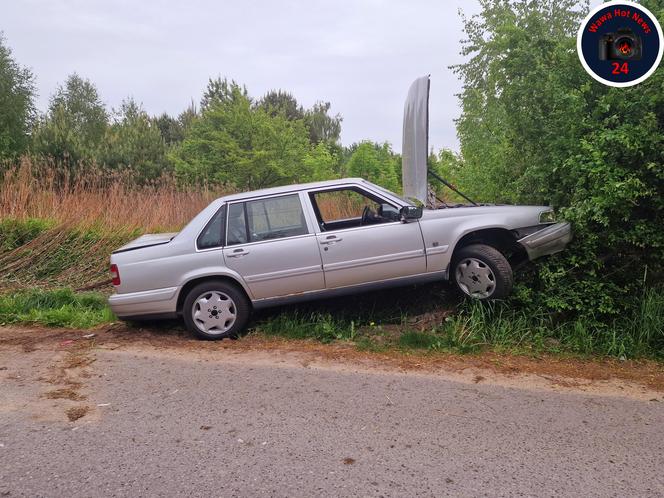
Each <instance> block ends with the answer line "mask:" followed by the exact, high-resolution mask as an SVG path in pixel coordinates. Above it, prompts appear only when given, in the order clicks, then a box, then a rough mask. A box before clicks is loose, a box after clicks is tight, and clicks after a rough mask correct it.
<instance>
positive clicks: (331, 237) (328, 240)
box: [320, 235, 344, 246]
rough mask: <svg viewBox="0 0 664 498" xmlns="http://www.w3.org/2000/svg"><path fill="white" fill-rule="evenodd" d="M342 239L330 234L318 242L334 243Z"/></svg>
mask: <svg viewBox="0 0 664 498" xmlns="http://www.w3.org/2000/svg"><path fill="white" fill-rule="evenodd" d="M342 240H344V239H342V238H341V237H337V236H336V235H332V236H330V237H327V238H326V239H325V240H321V241H320V243H321V245H324V246H326V245H329V244H334V243H335V242H341V241H342Z"/></svg>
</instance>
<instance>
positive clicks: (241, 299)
mask: <svg viewBox="0 0 664 498" xmlns="http://www.w3.org/2000/svg"><path fill="white" fill-rule="evenodd" d="M250 314H251V305H250V304H249V300H248V299H247V297H246V296H245V294H244V292H242V291H241V290H240V289H238V288H237V287H236V286H235V285H233V284H230V283H227V282H223V281H219V280H210V281H207V282H203V283H201V284H199V285H197V286H196V287H194V288H193V289H191V291H189V294H187V297H186V298H185V300H184V305H183V307H182V315H183V318H184V323H185V325H186V326H187V329H188V330H189V331H190V332H192V333H194V334H196V335H197V336H198V337H200V338H202V339H213V340H214V339H224V338H226V337H236V336H237V334H239V333H240V332H242V331H243V330H244V328H245V327H246V325H247V322H248V321H249V315H250Z"/></svg>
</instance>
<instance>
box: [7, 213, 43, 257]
mask: <svg viewBox="0 0 664 498" xmlns="http://www.w3.org/2000/svg"><path fill="white" fill-rule="evenodd" d="M53 225H54V223H53V222H50V221H48V220H41V219H33V218H31V219H27V220H16V219H12V218H7V219H3V220H0V252H2V251H12V250H14V249H16V248H18V247H21V246H22V245H24V244H27V243H28V242H30V241H31V240H33V239H35V238H36V237H37V236H38V235H40V234H41V233H43V232H45V231H46V230H48V229H49V228H51V227H52V226H53Z"/></svg>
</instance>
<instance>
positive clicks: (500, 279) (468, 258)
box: [450, 244, 514, 301]
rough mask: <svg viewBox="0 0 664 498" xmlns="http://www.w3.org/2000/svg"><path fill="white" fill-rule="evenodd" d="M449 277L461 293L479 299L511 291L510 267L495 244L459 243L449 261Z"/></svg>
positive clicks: (501, 295) (494, 296)
mask: <svg viewBox="0 0 664 498" xmlns="http://www.w3.org/2000/svg"><path fill="white" fill-rule="evenodd" d="M450 277H451V279H452V280H454V282H455V283H456V286H457V288H458V289H459V291H461V292H462V293H463V294H464V295H466V296H468V297H470V298H473V299H477V300H480V301H489V300H492V299H503V298H505V297H507V296H508V295H509V294H510V292H511V291H512V285H513V283H514V279H513V276H512V267H511V266H510V264H509V262H508V261H507V259H505V256H503V255H502V254H501V253H500V251H498V250H497V249H496V248H494V247H491V246H488V245H485V244H472V245H469V246H466V247H462V248H461V249H460V250H459V252H458V253H457V254H455V256H454V259H453V261H452V272H451V275H450Z"/></svg>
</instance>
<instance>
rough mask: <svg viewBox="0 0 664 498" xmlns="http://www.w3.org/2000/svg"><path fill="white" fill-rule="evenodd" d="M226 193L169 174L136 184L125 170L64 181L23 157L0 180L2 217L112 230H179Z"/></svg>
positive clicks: (75, 177) (98, 173) (0, 217)
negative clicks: (182, 183) (178, 181)
mask: <svg viewBox="0 0 664 498" xmlns="http://www.w3.org/2000/svg"><path fill="white" fill-rule="evenodd" d="M223 194H224V192H223V191H222V190H221V189H214V188H209V187H207V186H203V187H199V188H192V187H181V186H178V185H177V184H176V182H175V181H174V179H173V178H170V177H163V178H160V179H159V180H158V181H155V182H152V183H150V184H147V185H136V184H135V183H134V182H133V181H132V179H131V177H130V176H129V175H127V174H122V173H115V174H108V173H102V172H99V171H94V170H92V171H90V170H87V171H86V172H84V173H80V174H77V175H74V176H73V177H65V178H64V179H62V178H61V175H59V174H58V171H57V170H54V169H53V168H46V167H41V165H35V164H33V162H32V161H31V160H30V159H28V158H23V159H22V161H21V164H20V166H18V167H14V168H10V169H8V170H7V171H6V172H5V173H4V175H2V178H0V219H4V218H14V219H19V220H24V219H28V218H40V219H48V220H53V221H54V222H56V224H66V225H75V226H79V227H81V226H82V227H85V226H99V227H102V228H104V229H109V230H112V231H114V232H127V231H131V230H135V229H140V230H141V231H160V230H178V229H180V228H181V227H182V226H183V225H185V224H186V223H187V222H188V221H189V220H190V219H191V218H193V217H194V215H196V214H197V213H198V212H199V211H200V210H201V209H203V208H204V207H205V206H207V205H208V204H209V203H210V202H211V201H212V200H213V199H215V198H217V197H220V196H221V195H223Z"/></svg>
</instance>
